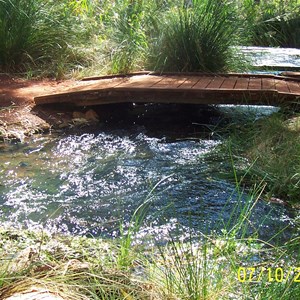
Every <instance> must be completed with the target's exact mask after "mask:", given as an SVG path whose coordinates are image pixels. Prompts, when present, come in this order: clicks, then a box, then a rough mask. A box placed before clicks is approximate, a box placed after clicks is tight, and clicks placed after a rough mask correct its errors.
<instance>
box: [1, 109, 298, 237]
mask: <svg viewBox="0 0 300 300" xmlns="http://www.w3.org/2000/svg"><path fill="white" fill-rule="evenodd" d="M183 108H184V109H185V111H184V113H182V109H183ZM135 110H138V111H139V112H138V113H135V114H134V115H130V114H129V115H125V114H123V113H122V112H121V114H120V115H118V117H117V119H116V118H115V119H112V120H111V121H110V122H106V123H105V124H102V126H97V127H95V128H90V129H76V130H69V131H63V132H53V133H52V134H48V135H36V136H34V137H32V138H28V139H27V140H26V141H24V142H22V143H21V142H12V143H2V144H0V205H1V206H0V220H1V223H2V225H3V226H6V225H7V226H16V227H25V228H31V229H32V228H44V229H47V230H49V231H52V232H61V233H70V234H80V235H92V236H105V237H110V238H113V237H117V236H118V235H119V234H120V224H125V226H126V225H127V226H128V223H129V222H130V219H131V217H132V215H133V213H134V211H135V210H136V209H137V208H138V207H139V206H140V205H141V204H142V203H145V201H148V203H149V208H148V210H147V213H146V216H145V220H144V222H143V225H142V226H141V228H140V229H139V232H138V237H139V238H140V239H142V238H145V239H146V238H147V239H149V238H150V239H155V240H158V241H163V240H167V239H168V238H170V235H174V234H176V235H180V236H181V237H182V238H184V237H185V236H186V235H189V234H190V232H191V231H192V232H194V233H195V234H197V233H198V232H202V233H210V232H212V231H220V230H222V229H224V227H225V228H227V230H229V229H230V228H232V226H234V224H235V223H236V222H237V220H239V218H240V215H241V211H242V210H243V208H244V207H246V206H247V205H249V203H252V202H249V201H254V200H255V198H254V199H252V200H251V194H250V193H249V191H246V190H244V191H242V192H241V191H238V190H237V189H236V185H235V184H234V183H232V181H230V180H228V179H226V178H225V179H224V178H222V176H220V174H219V170H220V168H221V166H222V165H223V164H229V165H230V162H228V161H223V162H222V161H221V162H220V161H219V160H215V161H214V160H213V159H212V158H210V157H209V156H208V154H209V153H210V152H211V151H214V149H215V148H216V147H218V145H220V144H221V143H223V142H224V139H223V137H220V136H218V135H217V134H214V131H213V129H212V128H214V126H216V125H217V124H218V122H219V121H220V119H222V118H224V115H227V118H228V121H229V122H230V121H232V120H233V119H235V121H236V120H238V119H240V122H243V120H242V119H241V118H240V117H241V115H243V116H247V118H253V120H255V119H257V118H259V117H263V115H268V114H270V113H272V112H273V111H275V110H276V108H272V107H252V108H251V107H238V106H236V107H234V106H224V107H222V106H219V107H217V108H215V107H214V108H211V107H210V108H207V107H195V106H188V107H186V106H185V107H180V106H179V105H173V106H171V105H169V106H168V105H148V106H144V107H142V108H141V107H136V108H135ZM229 114H230V117H228V115H229ZM199 123H201V124H199ZM229 167H230V166H229ZM249 199H250V200H249ZM294 216H295V212H294V211H291V210H289V209H288V208H287V207H285V206H281V205H278V204H274V203H268V202H266V201H264V200H263V199H259V200H258V201H257V203H256V205H255V207H254V209H253V211H252V213H251V216H250V217H249V222H248V226H247V231H248V234H251V233H254V232H255V233H256V234H257V236H259V237H260V238H261V239H265V240H270V239H271V238H272V237H273V236H274V235H275V234H276V233H277V232H281V233H280V235H278V236H277V238H280V239H281V240H285V239H288V238H290V237H291V235H293V233H294V231H296V229H295V225H294Z"/></svg>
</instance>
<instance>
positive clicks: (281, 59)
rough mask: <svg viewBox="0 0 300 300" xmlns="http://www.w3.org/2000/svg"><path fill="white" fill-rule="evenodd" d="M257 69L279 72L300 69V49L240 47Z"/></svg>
mask: <svg viewBox="0 0 300 300" xmlns="http://www.w3.org/2000/svg"><path fill="white" fill-rule="evenodd" d="M239 49H240V50H241V52H242V53H243V54H244V55H245V56H246V57H247V58H250V59H251V62H252V64H253V65H254V66H256V67H272V68H276V69H278V70H280V69H282V70H284V69H285V68H291V69H297V70H298V69H299V68H300V49H294V48H270V47H239Z"/></svg>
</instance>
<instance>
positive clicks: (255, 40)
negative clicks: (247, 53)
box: [240, 0, 300, 48]
mask: <svg viewBox="0 0 300 300" xmlns="http://www.w3.org/2000/svg"><path fill="white" fill-rule="evenodd" d="M259 2H260V3H259V4H257V1H254V0H244V1H243V2H242V3H243V4H242V7H241V12H242V13H241V14H240V17H241V19H242V21H243V22H244V26H245V29H247V30H246V31H247V34H246V35H247V38H248V41H249V43H250V44H254V45H257V46H275V47H276V46H280V47H295V48H298V47H300V3H299V1H298V0H288V1H282V0H271V1H270V0H261V1H259Z"/></svg>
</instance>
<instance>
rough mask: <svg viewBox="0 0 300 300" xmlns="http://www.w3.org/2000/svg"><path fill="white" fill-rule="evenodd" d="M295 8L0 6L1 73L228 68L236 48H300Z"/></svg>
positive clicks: (68, 1) (118, 2)
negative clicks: (263, 46) (244, 46)
mask: <svg viewBox="0 0 300 300" xmlns="http://www.w3.org/2000/svg"><path fill="white" fill-rule="evenodd" d="M297 2H298V1H297V0H295V1H293V0H291V1H279V0H269V1H263V0H262V1H260V4H257V1H254V0H243V1H222V4H221V5H220V1H218V0H205V1H200V0H193V1H184V0H177V1H167V0H165V1H162V0H151V1H145V0H139V1H131V0H114V1H107V0H102V1H96V0H80V1H74V0H64V1H53V0H51V1H46V2H45V1H41V0H29V1H25V0H0V69H1V70H2V71H17V72H27V73H29V74H33V75H34V74H38V73H40V74H44V75H50V76H56V77H57V76H63V75H64V74H67V73H68V72H69V71H71V70H72V71H73V75H76V74H77V71H80V72H81V73H82V70H84V71H83V74H87V73H97V74H99V73H126V72H129V71H134V70H141V69H144V68H147V69H157V70H176V71H195V70H196V71H224V70H228V69H230V70H233V69H236V67H237V66H236V62H237V61H238V59H236V58H237V57H235V56H234V53H232V51H231V48H230V46H233V45H236V44H237V43H240V44H247V43H248V44H254V45H273V46H293V47H298V46H299V36H300V34H299V30H300V21H299V15H300V13H299V12H300V11H299V10H300V5H299V4H298V3H297ZM86 67H88V68H86Z"/></svg>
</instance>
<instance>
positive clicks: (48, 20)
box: [0, 0, 82, 76]
mask: <svg viewBox="0 0 300 300" xmlns="http://www.w3.org/2000/svg"><path fill="white" fill-rule="evenodd" d="M74 23H75V15H74V16H73V15H72V14H71V7H69V6H66V5H65V4H63V3H61V4H57V3H56V2H52V1H47V2H43V1H38V0H29V1H23V0H8V1H6V0H5V1H2V0H1V1H0V66H1V69H2V70H4V71H9V70H12V71H19V72H20V71H21V72H22V71H24V70H33V72H36V71H37V72H38V71H39V69H40V68H41V69H42V70H49V71H50V74H49V73H48V75H52V76H53V75H54V76H55V75H59V74H58V73H60V72H63V71H64V70H65V65H67V64H69V63H71V64H72V65H74V64H75V63H76V62H77V61H78V59H79V58H80V56H79V55H78V53H76V51H75V49H74V47H75V45H76V44H77V43H78V41H77V39H80V38H82V36H81V35H80V33H79V32H78V28H76V27H75V26H73V24H74ZM51 72H53V74H51Z"/></svg>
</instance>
